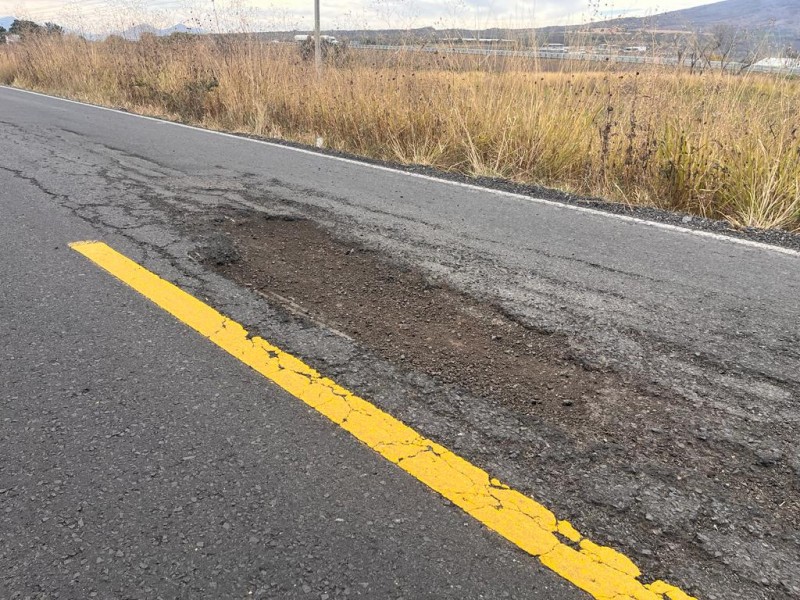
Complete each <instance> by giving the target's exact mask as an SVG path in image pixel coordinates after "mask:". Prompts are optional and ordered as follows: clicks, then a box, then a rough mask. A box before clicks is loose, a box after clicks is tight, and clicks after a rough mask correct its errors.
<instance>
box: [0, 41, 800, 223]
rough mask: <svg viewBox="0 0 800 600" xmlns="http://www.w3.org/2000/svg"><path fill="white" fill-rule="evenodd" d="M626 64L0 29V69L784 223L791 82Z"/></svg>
mask: <svg viewBox="0 0 800 600" xmlns="http://www.w3.org/2000/svg"><path fill="white" fill-rule="evenodd" d="M639 68H640V70H638V71H637V70H632V69H631V67H630V66H628V67H624V66H620V65H613V64H608V65H603V66H597V65H596V66H592V67H589V66H588V65H587V64H586V63H583V64H574V65H572V66H570V64H569V63H564V62H562V63H560V66H559V67H558V68H557V69H554V68H553V65H551V64H545V63H542V62H539V61H535V60H533V59H530V60H527V59H526V60H522V59H519V60H516V59H513V60H512V59H500V58H490V57H468V56H456V55H449V54H445V53H442V54H438V55H437V54H431V55H419V54H413V53H399V54H397V53H388V52H380V51H375V50H372V51H370V50H363V49H351V50H350V51H349V52H346V53H337V54H336V56H335V57H334V58H331V59H330V60H329V61H328V64H327V65H326V67H325V69H324V71H323V73H322V75H321V76H319V77H318V76H317V74H316V72H315V70H314V66H313V61H306V60H303V58H302V57H301V53H300V52H299V49H298V47H297V46H296V45H292V44H270V43H267V42H262V41H259V40H257V39H255V38H246V37H244V36H237V37H226V36H189V35H173V36H170V37H168V38H156V37H154V36H144V37H143V39H142V40H140V41H138V42H131V41H126V40H123V39H121V38H117V37H111V38H109V39H107V40H105V41H103V42H88V41H84V40H82V39H79V38H76V37H72V36H64V35H60V34H59V35H45V34H37V35H29V36H26V38H25V39H23V41H22V42H21V43H18V44H11V45H5V46H0V83H4V84H10V85H15V86H19V87H23V88H29V89H34V90H40V91H44V92H49V93H53V94H57V95H61V96H67V97H70V98H76V99H80V100H85V101H89V102H94V103H98V104H105V105H111V106H116V107H122V108H125V109H127V110H131V111H135V112H140V113H145V114H151V115H160V116H166V117H168V118H172V119H176V120H180V121H184V122H190V123H197V124H201V125H204V126H206V127H211V128H216V129H223V130H230V131H237V132H246V133H250V134H257V135H261V136H269V137H279V138H284V139H289V140H295V141H299V142H304V143H314V141H315V140H316V139H317V138H318V137H321V138H322V139H323V140H324V144H325V146H326V147H330V148H334V149H337V150H342V151H345V152H351V153H355V154H359V155H363V156H368V157H371V158H377V159H383V160H388V161H399V162H403V163H418V164H424V165H431V166H434V167H437V168H440V169H444V170H447V171H457V172H460V173H465V174H468V175H471V176H488V177H501V178H506V179H511V180H513V181H516V182H521V183H528V184H536V185H542V186H549V187H555V188H559V189H563V190H565V191H569V192H572V193H576V194H583V195H593V196H600V197H604V198H608V199H610V200H614V201H618V202H624V203H629V204H643V205H648V206H656V207H661V208H666V209H671V210H677V211H683V212H687V213H691V214H695V215H700V216H705V217H711V218H721V219H726V220H727V221H729V222H730V223H731V224H732V225H734V226H737V227H764V228H783V229H787V230H791V231H800V111H798V106H800V82H799V81H797V80H796V79H791V78H785V77H778V76H767V75H755V74H730V73H720V72H711V71H706V72H705V73H696V72H695V73H690V72H688V71H682V70H680V69H676V68H674V67H670V68H666V67H652V66H651V67H646V66H644V65H639Z"/></svg>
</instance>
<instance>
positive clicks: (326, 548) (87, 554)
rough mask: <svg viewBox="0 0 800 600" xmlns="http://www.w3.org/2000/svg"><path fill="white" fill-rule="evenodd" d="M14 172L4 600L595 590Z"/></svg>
mask: <svg viewBox="0 0 800 600" xmlns="http://www.w3.org/2000/svg"><path fill="white" fill-rule="evenodd" d="M2 114H3V116H4V118H6V117H8V116H9V113H8V112H7V111H6V106H5V104H3V109H2ZM16 156H17V157H18V156H19V155H16ZM8 158H9V155H8V154H5V155H4V157H3V159H2V162H0V166H2V167H3V168H5V166H6V164H7V162H6V160H7V159H8ZM0 181H2V185H0V214H1V215H2V219H0V240H1V241H2V249H3V250H2V266H0V364H2V371H1V372H2V376H1V377H0V398H1V399H2V404H0V422H2V425H1V426H0V427H1V428H2V435H0V456H2V461H0V573H2V575H0V597H2V598H8V599H11V598H34V597H35V598H90V597H98V598H135V597H136V598H201V597H208V598H317V599H318V598H344V597H362V598H407V599H413V598H541V599H556V598H557V599H559V600H560V599H564V600H572V599H575V600H577V599H579V598H584V597H585V595H584V594H583V593H582V592H579V591H577V590H576V589H575V588H573V587H572V586H571V585H570V584H568V583H566V582H564V581H563V580H561V579H559V578H558V577H557V576H556V575H555V574H553V573H551V572H549V571H547V570H546V569H545V568H544V567H542V566H541V565H539V564H538V563H537V561H536V560H535V559H534V558H532V557H530V556H527V555H525V554H524V553H522V552H521V551H519V550H517V549H515V548H513V546H511V544H509V543H507V542H506V541H505V540H502V539H501V538H500V537H499V536H497V535H495V534H493V533H491V532H489V531H488V530H486V529H485V528H483V527H482V526H481V525H480V524H479V523H477V522H475V521H473V520H472V519H471V518H469V517H467V516H466V515H465V514H463V513H461V511H459V510H458V509H456V508H454V507H453V506H452V505H448V503H445V502H444V501H443V500H442V499H440V498H439V497H438V496H436V495H435V494H433V493H432V492H430V491H428V490H427V489H426V488H424V486H422V485H421V484H420V483H419V482H417V481H416V480H413V479H412V478H411V477H409V476H407V475H406V474H405V473H403V472H402V471H400V470H399V469H397V468H395V467H394V466H393V465H391V464H389V463H387V462H385V461H384V460H383V459H381V458H380V457H379V456H378V455H376V454H374V453H373V452H372V451H371V450H369V449H368V448H366V447H365V446H362V445H361V444H359V443H358V442H357V441H356V440H354V439H352V438H350V437H349V436H348V435H347V434H346V433H345V432H343V431H341V430H338V428H337V427H335V426H334V425H332V424H330V423H328V422H327V421H326V420H325V419H323V418H322V417H320V416H319V415H316V414H311V412H310V411H309V410H307V408H305V407H304V405H302V404H301V403H299V402H298V401H296V400H294V399H293V398H291V397H290V396H288V395H287V394H286V393H284V392H281V391H280V390H279V389H278V388H277V387H275V386H273V385H271V384H269V383H268V382H267V381H266V380H264V379H263V378H262V377H261V376H260V375H258V374H256V373H254V372H252V371H250V370H249V369H248V368H247V367H245V366H244V365H242V364H241V363H239V362H238V361H236V360H235V359H233V358H232V357H230V356H228V355H226V354H224V353H223V352H221V351H220V350H219V349H218V348H216V347H215V346H213V345H212V344H210V343H209V342H208V341H207V340H206V339H204V338H202V337H201V336H199V335H197V334H195V333H193V332H191V331H189V330H188V329H187V328H186V327H185V326H183V325H181V324H180V323H178V322H177V321H175V320H174V319H172V318H171V317H169V316H168V315H166V314H165V313H163V312H162V311H161V310H160V309H158V308H157V307H155V306H154V305H152V304H150V303H149V302H148V301H146V300H145V299H143V298H142V297H140V296H138V294H137V293H136V292H134V291H132V290H130V289H128V288H126V287H124V286H123V285H122V284H121V283H119V282H117V281H116V280H115V279H113V278H111V277H109V276H108V275H107V274H105V273H102V272H101V271H100V270H99V269H98V268H97V267H95V266H94V265H92V264H91V263H89V262H88V261H86V260H85V259H84V258H82V257H81V256H79V255H78V254H77V253H75V252H73V251H72V250H70V249H69V247H68V245H67V244H68V243H69V242H71V241H75V240H81V239H92V238H95V237H98V236H99V235H102V236H103V237H104V238H106V239H107V240H108V241H109V242H110V243H113V244H115V245H116V246H117V247H120V248H124V249H126V250H128V251H129V252H130V253H131V255H132V256H135V257H137V258H139V259H142V258H143V257H144V256H145V255H146V251H145V250H143V249H141V248H135V247H133V246H132V245H131V244H130V242H129V241H128V240H126V239H125V238H123V237H120V236H116V235H114V234H113V233H109V232H102V231H99V230H98V229H96V228H93V227H91V226H89V225H87V224H86V223H85V222H84V221H83V220H81V219H80V218H78V217H76V216H74V215H73V214H71V213H70V211H68V210H66V209H64V208H62V207H60V206H58V205H57V204H56V203H54V202H53V201H52V197H51V196H49V195H48V194H46V193H44V192H43V191H42V190H41V189H40V188H39V187H38V186H37V185H36V184H35V183H33V182H32V181H29V180H26V179H25V178H23V177H20V176H17V175H14V174H12V173H10V172H9V171H7V170H4V171H2V175H0Z"/></svg>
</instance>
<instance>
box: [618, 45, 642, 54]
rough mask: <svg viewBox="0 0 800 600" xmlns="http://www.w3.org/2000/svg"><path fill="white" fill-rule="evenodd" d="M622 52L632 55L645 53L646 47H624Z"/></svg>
mask: <svg viewBox="0 0 800 600" xmlns="http://www.w3.org/2000/svg"><path fill="white" fill-rule="evenodd" d="M622 51H623V52H634V53H642V52H647V46H625V47H624V48H623V49H622Z"/></svg>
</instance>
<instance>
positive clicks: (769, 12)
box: [595, 0, 800, 38]
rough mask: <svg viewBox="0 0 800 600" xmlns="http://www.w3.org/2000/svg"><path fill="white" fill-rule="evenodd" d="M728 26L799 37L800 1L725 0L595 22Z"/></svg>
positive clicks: (633, 26)
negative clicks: (655, 13)
mask: <svg viewBox="0 0 800 600" xmlns="http://www.w3.org/2000/svg"><path fill="white" fill-rule="evenodd" d="M720 25H726V26H732V27H734V28H737V29H747V30H749V31H754V32H766V31H771V32H775V33H781V34H785V35H790V36H794V37H796V38H800V2H798V1H797V0H724V1H722V2H714V3H713V4H706V5H703V6H696V7H694V8H686V9H683V10H675V11H670V12H666V13H662V14H660V15H655V16H652V17H641V18H621V19H614V20H612V21H604V22H602V23H597V24H595V26H596V27H610V26H617V27H623V28H625V29H629V30H631V29H634V30H653V29H656V30H670V31H709V30H711V29H713V28H714V27H717V26H720Z"/></svg>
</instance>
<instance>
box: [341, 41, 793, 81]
mask: <svg viewBox="0 0 800 600" xmlns="http://www.w3.org/2000/svg"><path fill="white" fill-rule="evenodd" d="M350 47H351V48H353V49H357V50H395V51H407V52H408V51H410V52H425V53H429V54H436V53H440V52H444V53H447V54H468V55H476V56H507V57H513V58H544V59H554V60H570V61H592V62H616V63H633V64H650V65H666V66H678V65H679V64H680V63H679V61H678V59H677V58H671V57H667V56H637V55H626V54H605V53H597V52H569V51H566V52H559V51H552V50H505V49H502V48H452V47H451V48H443V47H441V46H428V45H420V46H414V45H382V44H374V45H373V44H369V45H368V44H351V45H350ZM682 62H683V65H684V66H686V67H691V66H692V60H691V59H688V58H686V59H683V61H682ZM694 66H695V67H698V68H706V69H709V68H710V69H716V70H721V69H723V68H724V69H725V70H728V71H733V72H737V73H738V72H743V71H749V72H757V73H774V74H777V75H800V65H798V66H796V67H776V66H767V65H748V64H745V63H741V62H726V63H724V65H723V63H722V62H720V61H709V62H706V61H703V62H702V63H701V62H699V61H695V64H694Z"/></svg>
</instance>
